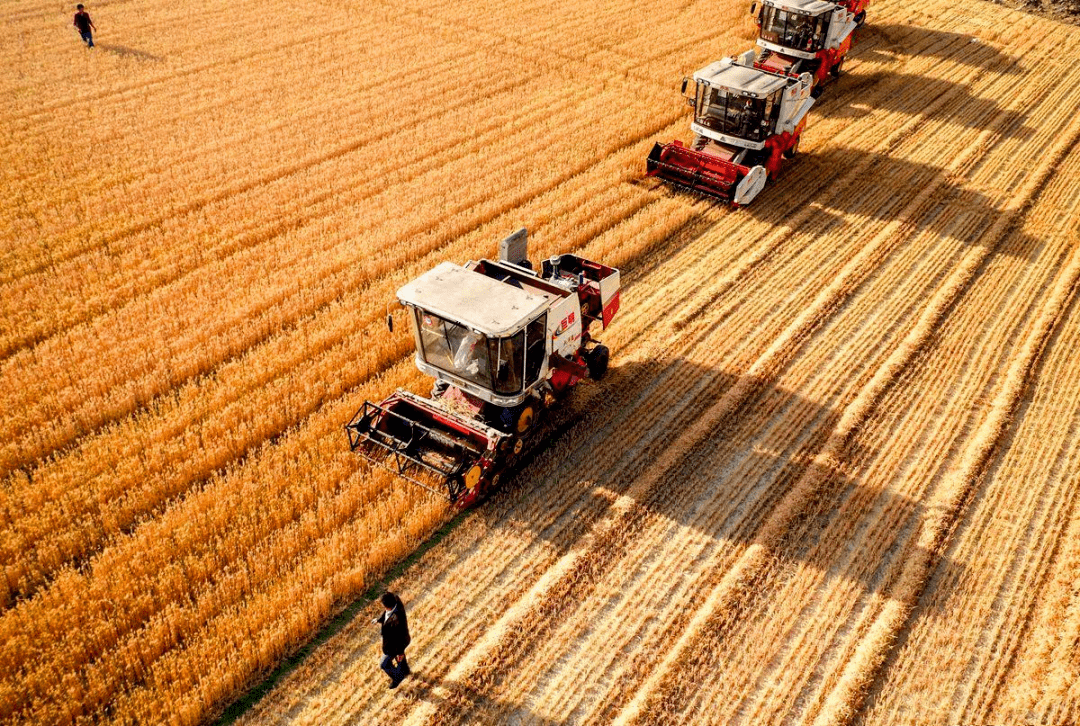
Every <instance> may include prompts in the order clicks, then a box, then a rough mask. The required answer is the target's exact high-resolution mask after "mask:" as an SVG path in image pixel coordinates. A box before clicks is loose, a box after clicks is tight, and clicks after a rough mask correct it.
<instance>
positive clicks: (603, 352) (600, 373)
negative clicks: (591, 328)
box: [585, 345, 611, 381]
mask: <svg viewBox="0 0 1080 726" xmlns="http://www.w3.org/2000/svg"><path fill="white" fill-rule="evenodd" d="M610 358H611V351H609V350H608V348H607V346H606V345H598V346H596V347H595V348H593V349H592V350H591V351H589V352H588V353H586V354H585V365H586V366H587V367H588V368H589V378H591V379H593V380H594V381H599V380H600V379H601V378H603V377H604V374H605V373H607V369H608V360H609V359H610Z"/></svg>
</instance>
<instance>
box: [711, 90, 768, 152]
mask: <svg viewBox="0 0 1080 726" xmlns="http://www.w3.org/2000/svg"><path fill="white" fill-rule="evenodd" d="M779 111H780V92H779V91H777V92H776V93H772V94H769V95H768V96H766V97H765V98H760V97H758V96H756V95H751V94H746V93H740V92H738V91H731V90H727V89H723V88H714V87H711V86H709V85H708V84H705V83H698V90H697V104H696V112H695V114H694V116H695V117H696V118H695V121H696V122H697V123H699V124H701V125H702V126H704V127H705V128H708V129H712V130H713V131H717V132H719V133H721V134H727V135H728V136H736V137H738V138H741V139H746V140H748V141H764V140H765V139H766V138H767V137H768V136H769V134H770V133H771V129H772V125H773V122H774V121H775V119H776V115H777V114H778V113H779Z"/></svg>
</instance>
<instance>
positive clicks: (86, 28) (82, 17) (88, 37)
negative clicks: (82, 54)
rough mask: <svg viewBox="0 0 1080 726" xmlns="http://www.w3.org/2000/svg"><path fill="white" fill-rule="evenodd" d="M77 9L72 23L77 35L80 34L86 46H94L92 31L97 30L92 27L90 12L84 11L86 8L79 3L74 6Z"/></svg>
mask: <svg viewBox="0 0 1080 726" xmlns="http://www.w3.org/2000/svg"><path fill="white" fill-rule="evenodd" d="M75 9H76V10H77V11H78V12H77V13H75V22H74V25H75V27H76V28H78V30H79V35H80V36H82V39H83V42H84V43H86V47H87V48H93V47H94V33H93V32H92V31H94V30H97V28H96V27H94V21H93V20H91V19H90V13H88V12H86V8H84V7H83V6H82V4H81V3H80V4H79V5H76V6H75Z"/></svg>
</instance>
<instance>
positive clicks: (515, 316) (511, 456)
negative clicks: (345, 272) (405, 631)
mask: <svg viewBox="0 0 1080 726" xmlns="http://www.w3.org/2000/svg"><path fill="white" fill-rule="evenodd" d="M397 297H398V300H399V301H400V302H401V304H402V305H404V306H405V308H406V309H407V310H408V311H409V316H410V319H411V320H412V327H413V333H414V336H415V339H416V365H417V367H418V368H419V369H420V370H421V371H422V372H424V373H426V374H427V375H429V376H431V377H433V378H434V379H435V384H434V387H433V389H432V393H431V397H430V398H424V397H422V396H417V395H415V394H413V393H410V392H408V391H404V390H401V389H398V391H397V392H395V393H394V394H392V395H391V396H390V397H389V398H387V399H386V400H385V401H383V402H382V403H379V404H375V403H371V402H370V401H368V402H365V403H364V405H363V407H362V408H361V409H360V410H359V411H358V412H357V413H356V415H355V416H354V417H353V419H352V421H351V422H350V423H349V424H348V425H347V426H346V427H345V428H346V430H347V432H348V435H349V445H350V448H351V449H352V450H353V451H356V452H358V453H359V454H361V455H362V456H363V457H364V458H365V459H367V460H368V461H370V462H372V463H374V464H377V465H380V466H383V467H385V468H388V469H390V470H391V471H393V472H394V473H396V474H398V475H400V476H402V477H404V478H406V479H408V480H410V481H412V482H414V483H416V484H419V485H420V486H423V487H424V488H426V489H429V490H431V491H434V492H436V493H438V494H440V495H445V496H447V497H448V498H449V499H450V501H451V502H454V503H455V504H457V505H458V506H459V507H468V506H470V505H472V504H474V503H476V502H477V501H478V500H479V499H480V498H482V497H483V496H484V495H486V494H487V493H489V492H490V491H492V490H493V489H494V488H495V487H496V486H497V485H498V483H499V478H500V476H501V474H502V473H503V472H505V471H506V470H507V469H508V468H510V467H512V466H513V465H514V464H515V463H516V462H517V461H518V460H519V459H520V457H521V456H522V454H523V453H524V452H525V451H526V449H527V448H528V447H527V443H528V442H529V440H530V439H532V438H533V437H534V436H535V435H536V432H537V430H538V429H537V424H538V420H539V417H540V416H541V415H542V414H543V412H544V411H545V410H546V409H550V408H552V407H553V406H556V405H558V403H559V401H561V400H562V399H563V398H564V395H565V394H566V393H567V392H568V391H569V390H570V388H572V387H573V386H574V385H575V384H577V383H578V382H579V381H581V380H583V379H586V378H590V379H593V380H599V379H600V378H601V377H602V376H603V375H604V373H605V372H606V371H607V366H608V355H609V353H608V349H607V348H606V347H604V346H603V345H600V343H599V342H598V341H597V340H595V339H594V338H593V337H592V335H591V332H592V328H593V327H594V324H596V326H598V327H600V328H601V329H606V328H607V326H608V325H609V324H610V323H611V319H612V318H613V317H614V316H615V313H616V312H617V311H618V309H619V271H618V270H617V269H615V268H612V267H607V266H605V265H601V264H599V263H596V262H591V261H589V260H585V259H582V258H580V257H578V256H576V255H571V254H565V255H559V256H556V257H552V258H551V259H549V260H545V261H544V262H543V264H542V267H541V271H540V273H539V274H537V273H536V272H535V271H534V270H533V266H532V264H531V263H530V262H529V260H528V255H527V238H526V232H525V230H524V229H522V230H519V231H518V232H515V233H514V234H513V235H511V236H510V237H508V238H506V239H505V240H503V241H502V243H501V244H500V246H499V259H498V260H480V261H479V262H469V263H467V264H466V265H464V266H462V265H456V264H453V263H450V262H444V263H442V264H440V265H439V266H437V267H436V268H435V269H433V270H430V271H429V272H426V273H425V274H423V275H421V276H420V277H418V278H416V279H415V280H413V281H412V282H410V283H408V284H407V285H405V286H404V287H402V288H401V289H400V290H398V292H397ZM388 323H389V324H390V329H391V330H393V319H392V318H390V319H389V320H388ZM436 487H438V488H436Z"/></svg>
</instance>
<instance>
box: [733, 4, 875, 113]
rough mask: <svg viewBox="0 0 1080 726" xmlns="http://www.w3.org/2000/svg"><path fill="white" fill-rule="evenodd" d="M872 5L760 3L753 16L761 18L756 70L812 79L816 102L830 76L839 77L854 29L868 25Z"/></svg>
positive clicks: (753, 9) (759, 21) (752, 7)
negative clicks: (869, 6)
mask: <svg viewBox="0 0 1080 726" xmlns="http://www.w3.org/2000/svg"><path fill="white" fill-rule="evenodd" d="M868 3H869V0H846V2H841V3H834V2H827V1H826V0H761V8H760V10H759V9H758V3H756V2H755V3H754V4H753V5H752V6H751V8H750V14H751V15H756V16H757V25H758V41H757V44H758V46H760V47H761V55H760V56H759V57H758V59H757V60H756V61H755V63H754V67H755V68H760V69H761V70H765V71H772V72H774V73H784V74H787V75H799V74H800V73H809V74H811V75H812V76H813V78H814V90H813V95H814V97H815V98H816V97H817V96H818V95H819V94H820V93H821V91H822V86H823V84H824V83H825V82H826V81H827V80H828V79H829V76H830V75H831V76H832V77H833V78H836V77H838V76H839V75H840V68H841V66H842V65H843V63H844V58H845V57H846V56H847V52H848V50H850V49H851V41H852V38H853V34H854V32H855V29H856V28H857V27H859V26H860V25H862V23H863V21H864V20H865V19H866V6H867V4H868Z"/></svg>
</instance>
